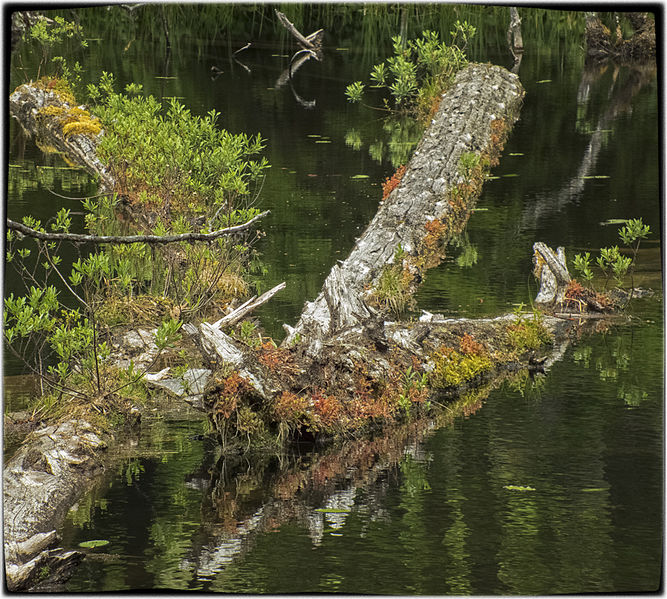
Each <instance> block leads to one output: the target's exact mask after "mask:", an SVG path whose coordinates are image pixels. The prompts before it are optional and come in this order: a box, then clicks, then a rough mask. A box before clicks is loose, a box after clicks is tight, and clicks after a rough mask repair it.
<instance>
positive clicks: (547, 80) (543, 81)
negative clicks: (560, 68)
mask: <svg viewBox="0 0 667 599" xmlns="http://www.w3.org/2000/svg"><path fill="white" fill-rule="evenodd" d="M538 83H551V79H540V80H539V81H538Z"/></svg>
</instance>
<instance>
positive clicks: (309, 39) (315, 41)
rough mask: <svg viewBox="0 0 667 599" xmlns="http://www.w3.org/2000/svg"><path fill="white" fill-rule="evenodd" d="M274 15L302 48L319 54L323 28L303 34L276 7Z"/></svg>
mask: <svg viewBox="0 0 667 599" xmlns="http://www.w3.org/2000/svg"><path fill="white" fill-rule="evenodd" d="M276 16H277V17H278V20H279V21H280V23H281V25H282V26H283V27H285V29H287V31H289V32H290V33H291V34H292V35H293V36H294V38H295V39H296V41H297V42H298V44H299V45H300V46H301V47H302V48H304V49H306V50H312V51H313V52H315V53H316V54H317V55H318V56H319V53H320V51H321V49H322V38H323V37H324V30H323V29H318V30H317V31H313V33H311V34H310V35H307V36H305V35H303V34H302V33H301V32H300V31H299V30H298V29H297V28H296V27H295V26H294V25H293V24H292V22H291V21H290V20H289V19H288V18H287V17H286V16H285V15H284V14H283V13H281V12H280V11H279V10H278V9H276ZM318 60H319V58H318Z"/></svg>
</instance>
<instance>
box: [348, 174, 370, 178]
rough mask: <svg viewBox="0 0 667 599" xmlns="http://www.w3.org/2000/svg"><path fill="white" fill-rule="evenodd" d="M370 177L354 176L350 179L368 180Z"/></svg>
mask: <svg viewBox="0 0 667 599" xmlns="http://www.w3.org/2000/svg"><path fill="white" fill-rule="evenodd" d="M369 176H370V175H352V176H351V177H350V179H368V177H369Z"/></svg>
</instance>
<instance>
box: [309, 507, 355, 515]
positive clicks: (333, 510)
mask: <svg viewBox="0 0 667 599" xmlns="http://www.w3.org/2000/svg"><path fill="white" fill-rule="evenodd" d="M315 511H316V512H322V513H324V514H349V513H350V510H346V509H343V508H328V507H320V508H317V509H316V510H315Z"/></svg>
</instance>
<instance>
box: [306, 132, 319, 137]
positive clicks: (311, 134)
mask: <svg viewBox="0 0 667 599" xmlns="http://www.w3.org/2000/svg"><path fill="white" fill-rule="evenodd" d="M306 137H322V136H321V135H318V134H317V133H310V134H308V135H306Z"/></svg>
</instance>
